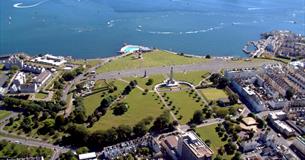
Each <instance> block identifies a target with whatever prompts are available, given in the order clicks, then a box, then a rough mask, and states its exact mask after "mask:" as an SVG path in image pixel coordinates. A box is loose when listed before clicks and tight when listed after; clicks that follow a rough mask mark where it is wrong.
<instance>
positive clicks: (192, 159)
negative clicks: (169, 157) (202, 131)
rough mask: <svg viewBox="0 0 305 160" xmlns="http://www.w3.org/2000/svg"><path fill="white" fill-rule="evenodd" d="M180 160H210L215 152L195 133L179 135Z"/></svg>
mask: <svg viewBox="0 0 305 160" xmlns="http://www.w3.org/2000/svg"><path fill="white" fill-rule="evenodd" d="M177 150H178V154H179V159H180V160H185V159H187V160H210V159H212V156H213V154H214V153H213V151H212V150H211V149H210V148H209V147H208V146H207V145H206V144H205V143H204V142H203V141H202V140H201V139H200V138H199V137H198V136H197V134H196V133H195V132H193V131H190V132H186V133H184V134H181V135H178V148H177Z"/></svg>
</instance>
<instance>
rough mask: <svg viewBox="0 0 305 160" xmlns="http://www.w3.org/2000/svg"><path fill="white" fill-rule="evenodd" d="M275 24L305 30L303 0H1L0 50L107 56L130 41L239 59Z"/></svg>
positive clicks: (300, 32) (88, 56)
mask: <svg viewBox="0 0 305 160" xmlns="http://www.w3.org/2000/svg"><path fill="white" fill-rule="evenodd" d="M278 29H280V30H291V31H294V32H296V33H298V34H303V35H305V0H0V55H5V54H10V53H14V52H26V53H28V54H31V55H36V54H40V53H51V54H55V55H69V56H73V57H77V58H96V57H107V56H113V55H116V54H117V51H118V50H119V49H120V48H121V47H122V45H123V44H124V43H128V44H137V45H144V46H147V47H156V48H161V49H167V50H172V51H176V52H183V53H189V54H196V55H206V54H211V55H214V56H240V57H244V56H246V55H245V54H244V53H243V52H242V50H241V49H242V47H243V46H244V44H245V43H247V41H250V40H257V39H259V38H260V33H262V32H268V31H272V30H278Z"/></svg>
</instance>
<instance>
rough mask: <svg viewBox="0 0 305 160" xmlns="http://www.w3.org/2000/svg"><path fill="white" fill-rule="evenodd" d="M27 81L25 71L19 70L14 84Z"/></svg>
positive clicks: (18, 84)
mask: <svg viewBox="0 0 305 160" xmlns="http://www.w3.org/2000/svg"><path fill="white" fill-rule="evenodd" d="M25 83H26V76H25V74H24V73H23V72H18V73H17V74H16V76H15V78H14V80H13V84H16V85H17V86H20V85H22V84H25Z"/></svg>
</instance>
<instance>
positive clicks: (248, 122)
mask: <svg viewBox="0 0 305 160" xmlns="http://www.w3.org/2000/svg"><path fill="white" fill-rule="evenodd" d="M242 121H243V122H244V123H245V124H246V125H248V126H251V125H256V124H257V122H256V120H255V119H254V118H252V117H245V118H243V119H242Z"/></svg>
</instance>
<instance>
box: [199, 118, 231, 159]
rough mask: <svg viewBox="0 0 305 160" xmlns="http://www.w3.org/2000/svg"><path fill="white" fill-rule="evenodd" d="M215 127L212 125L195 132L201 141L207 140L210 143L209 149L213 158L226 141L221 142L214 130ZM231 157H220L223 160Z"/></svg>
mask: <svg viewBox="0 0 305 160" xmlns="http://www.w3.org/2000/svg"><path fill="white" fill-rule="evenodd" d="M216 127H217V124H212V125H209V126H205V127H201V128H197V129H196V132H197V133H199V135H200V137H201V138H202V140H203V141H205V140H207V139H209V140H210V141H211V146H210V147H211V149H212V150H213V152H214V157H215V155H216V154H217V150H218V148H220V147H222V146H224V145H225V144H226V141H222V140H221V138H220V137H219V136H218V134H217V132H216V130H215V128H216ZM231 157H232V156H230V155H226V154H224V155H223V156H222V158H223V159H231Z"/></svg>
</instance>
